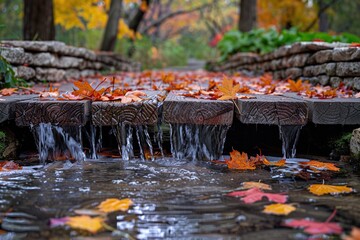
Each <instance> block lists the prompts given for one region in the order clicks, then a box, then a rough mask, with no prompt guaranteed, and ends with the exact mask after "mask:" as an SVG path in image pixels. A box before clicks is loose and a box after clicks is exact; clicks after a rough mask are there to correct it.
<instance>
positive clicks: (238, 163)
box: [225, 150, 256, 170]
mask: <svg viewBox="0 0 360 240" xmlns="http://www.w3.org/2000/svg"><path fill="white" fill-rule="evenodd" d="M225 164H227V166H228V168H229V169H237V170H254V169H256V166H255V164H254V163H253V162H252V161H250V160H249V158H248V155H247V154H246V153H244V152H242V153H240V152H239V151H236V150H233V151H232V152H230V159H229V160H225Z"/></svg>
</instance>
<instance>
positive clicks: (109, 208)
mask: <svg viewBox="0 0 360 240" xmlns="http://www.w3.org/2000/svg"><path fill="white" fill-rule="evenodd" d="M132 204H133V202H132V201H131V199H129V198H125V199H121V200H120V199H117V198H108V199H106V200H105V201H103V202H101V203H100V204H99V206H97V208H98V209H99V210H100V211H102V212H105V213H109V212H115V211H126V210H128V209H129V207H130V206H131V205H132Z"/></svg>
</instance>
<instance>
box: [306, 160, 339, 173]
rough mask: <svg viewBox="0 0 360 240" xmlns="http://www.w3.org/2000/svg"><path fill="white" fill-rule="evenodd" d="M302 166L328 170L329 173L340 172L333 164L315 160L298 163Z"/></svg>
mask: <svg viewBox="0 0 360 240" xmlns="http://www.w3.org/2000/svg"><path fill="white" fill-rule="evenodd" d="M300 165H302V166H309V167H314V168H315V169H317V170H329V171H335V172H338V171H340V168H338V167H336V166H335V164H333V163H324V162H320V161H316V160H310V161H308V162H300Z"/></svg>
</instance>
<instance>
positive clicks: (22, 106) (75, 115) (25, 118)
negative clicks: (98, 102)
mask: <svg viewBox="0 0 360 240" xmlns="http://www.w3.org/2000/svg"><path fill="white" fill-rule="evenodd" d="M89 114H90V102H89V101H51V100H40V99H36V100H27V101H22V102H17V103H15V122H16V125H18V126H29V125H38V124H39V123H52V124H57V125H62V126H84V125H85V124H86V122H87V120H88V118H89Z"/></svg>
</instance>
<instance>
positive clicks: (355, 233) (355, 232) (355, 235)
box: [343, 227, 360, 240]
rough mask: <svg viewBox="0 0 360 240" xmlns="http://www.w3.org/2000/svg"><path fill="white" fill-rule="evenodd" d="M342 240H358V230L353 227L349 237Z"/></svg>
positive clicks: (359, 232) (359, 235)
mask: <svg viewBox="0 0 360 240" xmlns="http://www.w3.org/2000/svg"><path fill="white" fill-rule="evenodd" d="M343 240H360V228H357V227H353V228H352V230H351V233H350V236H345V237H344V238H343Z"/></svg>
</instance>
